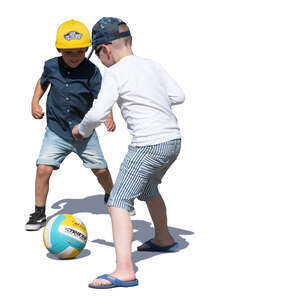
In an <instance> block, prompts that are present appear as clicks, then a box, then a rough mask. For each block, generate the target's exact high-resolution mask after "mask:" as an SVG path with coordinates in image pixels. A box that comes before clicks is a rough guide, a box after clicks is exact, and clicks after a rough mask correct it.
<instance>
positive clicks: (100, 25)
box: [92, 17, 131, 48]
mask: <svg viewBox="0 0 300 300" xmlns="http://www.w3.org/2000/svg"><path fill="white" fill-rule="evenodd" d="M121 24H125V25H126V23H125V22H123V21H122V20H121V19H118V18H110V17H109V18H107V17H105V18H102V19H100V20H99V21H98V22H97V23H96V24H95V25H94V27H93V30H92V45H93V48H95V47H96V46H97V45H101V44H105V43H108V42H110V41H113V40H116V39H119V38H122V37H126V36H131V34H130V31H129V30H128V31H125V32H119V25H121Z"/></svg>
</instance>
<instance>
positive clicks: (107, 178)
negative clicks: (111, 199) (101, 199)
mask: <svg viewBox="0 0 300 300" xmlns="http://www.w3.org/2000/svg"><path fill="white" fill-rule="evenodd" d="M92 171H93V173H94V174H95V176H96V177H97V180H98V182H99V183H100V185H101V186H102V187H103V189H104V191H105V193H106V194H110V192H111V190H112V188H113V181H112V179H111V175H110V172H109V170H108V169H92Z"/></svg>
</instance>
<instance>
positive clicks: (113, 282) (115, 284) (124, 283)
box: [89, 274, 139, 289]
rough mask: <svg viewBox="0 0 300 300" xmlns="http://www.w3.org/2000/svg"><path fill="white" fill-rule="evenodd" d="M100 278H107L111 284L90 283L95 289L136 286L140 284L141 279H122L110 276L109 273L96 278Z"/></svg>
mask: <svg viewBox="0 0 300 300" xmlns="http://www.w3.org/2000/svg"><path fill="white" fill-rule="evenodd" d="M99 278H102V279H106V280H108V281H110V282H111V284H108V285H94V284H91V283H90V284H89V287H90V288H93V289H111V288H115V287H131V286H135V285H138V284H139V281H138V280H137V279H135V280H131V281H122V280H120V279H118V278H116V277H113V276H110V275H107V274H104V275H101V276H99V277H97V278H96V279H99Z"/></svg>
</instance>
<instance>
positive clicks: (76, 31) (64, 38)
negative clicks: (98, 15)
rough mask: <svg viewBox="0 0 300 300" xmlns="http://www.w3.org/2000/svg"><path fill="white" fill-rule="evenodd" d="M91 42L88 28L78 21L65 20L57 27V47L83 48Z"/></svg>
mask: <svg viewBox="0 0 300 300" xmlns="http://www.w3.org/2000/svg"><path fill="white" fill-rule="evenodd" d="M91 44H92V43H91V36H90V33H89V30H88V29H87V27H86V26H85V25H84V24H83V23H81V22H79V21H76V20H69V21H66V22H64V23H62V24H61V25H60V26H59V27H58V29H57V33H56V42H55V46H56V48H57V49H74V48H85V47H89V46H90V45H91Z"/></svg>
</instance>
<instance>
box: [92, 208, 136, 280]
mask: <svg viewBox="0 0 300 300" xmlns="http://www.w3.org/2000/svg"><path fill="white" fill-rule="evenodd" d="M108 211H109V214H110V217H111V221H112V231H113V239H114V243H115V251H116V257H117V266H116V269H115V271H114V272H113V273H111V274H110V275H111V276H113V277H116V278H118V279H120V280H122V281H131V280H134V279H135V273H134V269H133V263H132V258H131V244H132V237H133V231H132V223H131V220H130V217H129V214H128V211H127V210H125V209H123V208H118V207H112V206H110V207H108ZM92 284H94V285H108V284H111V282H109V281H107V280H105V279H95V280H94V281H93V282H92Z"/></svg>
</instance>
